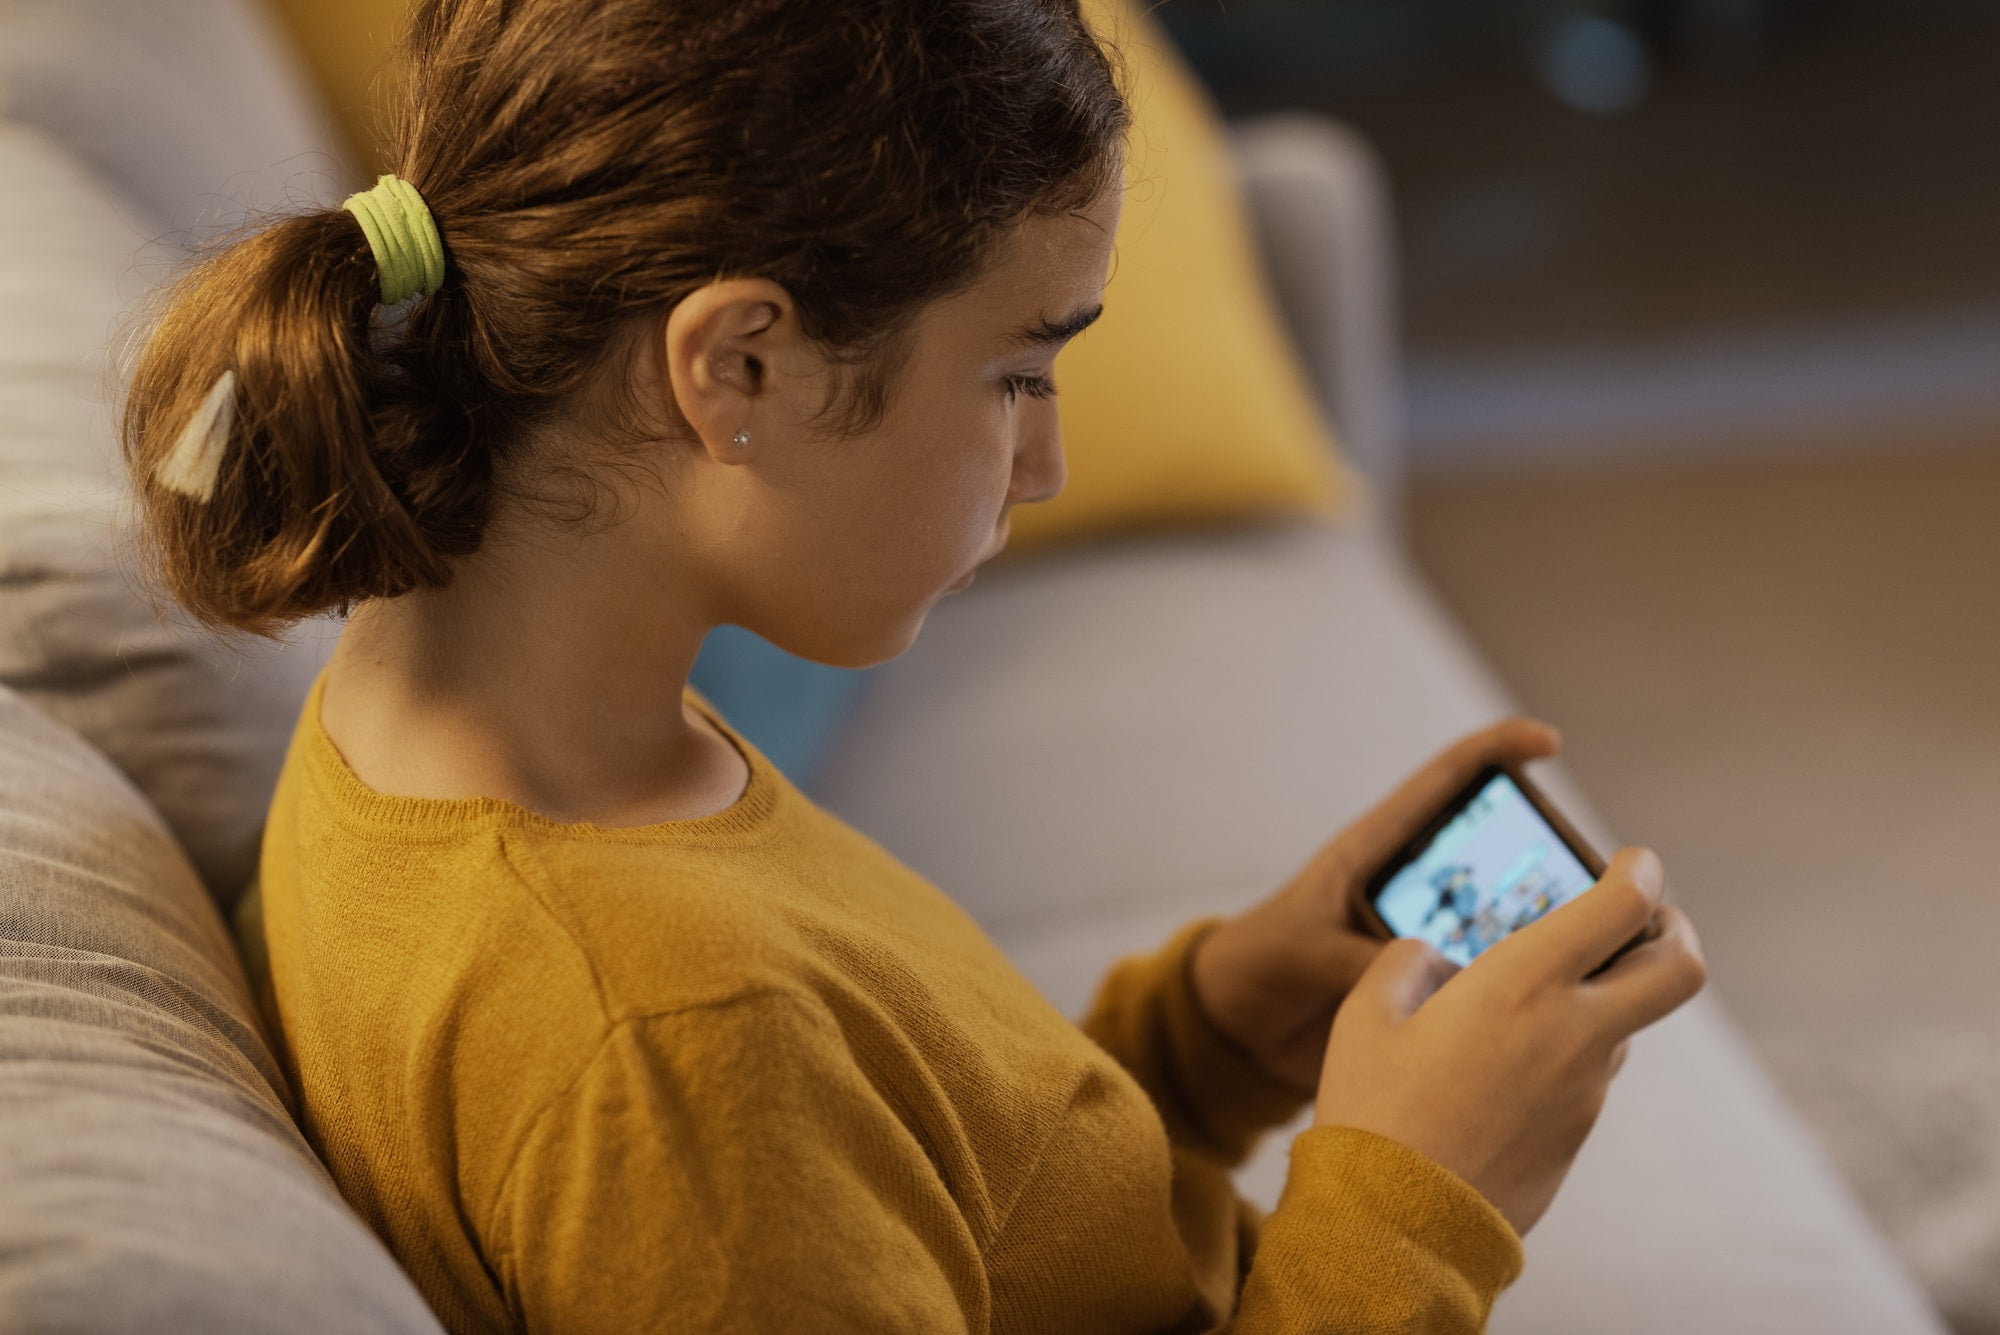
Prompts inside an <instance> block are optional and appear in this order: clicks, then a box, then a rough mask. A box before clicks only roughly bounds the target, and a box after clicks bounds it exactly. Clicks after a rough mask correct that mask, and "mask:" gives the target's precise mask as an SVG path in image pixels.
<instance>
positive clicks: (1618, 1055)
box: [1611, 1034, 1632, 1075]
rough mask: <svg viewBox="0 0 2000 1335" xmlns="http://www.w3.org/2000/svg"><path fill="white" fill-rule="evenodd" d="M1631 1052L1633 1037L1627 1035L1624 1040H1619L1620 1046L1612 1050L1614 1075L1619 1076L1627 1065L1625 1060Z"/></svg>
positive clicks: (1612, 1071)
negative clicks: (1621, 1068)
mask: <svg viewBox="0 0 2000 1335" xmlns="http://www.w3.org/2000/svg"><path fill="white" fill-rule="evenodd" d="M1631 1050H1632V1037H1631V1035H1629V1034H1628V1035H1626V1036H1625V1037H1624V1038H1621V1039H1619V1040H1618V1046H1617V1047H1615V1048H1613V1049H1611V1074H1612V1075H1617V1074H1618V1070H1619V1068H1620V1067H1622V1066H1624V1065H1625V1058H1626V1056H1627V1054H1629V1053H1630V1052H1631Z"/></svg>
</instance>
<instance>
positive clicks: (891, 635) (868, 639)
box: [779, 604, 930, 670]
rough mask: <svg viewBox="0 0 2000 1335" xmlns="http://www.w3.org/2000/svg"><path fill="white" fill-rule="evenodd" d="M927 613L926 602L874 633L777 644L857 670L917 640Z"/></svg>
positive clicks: (886, 658) (802, 655) (892, 655)
mask: <svg viewBox="0 0 2000 1335" xmlns="http://www.w3.org/2000/svg"><path fill="white" fill-rule="evenodd" d="M929 612H930V607H929V605H928V604H927V605H925V606H924V607H921V608H919V609H917V610H916V611H915V612H913V613H912V614H911V615H910V616H909V617H907V618H906V619H904V620H903V621H900V622H897V623H895V624H893V625H887V626H881V627H877V628H874V633H866V632H864V633H862V634H857V635H853V636H846V637H843V638H841V639H839V640H837V641H833V642H829V643H822V644H811V645H806V644H783V645H779V647H780V648H781V649H784V650H785V651H787V652H788V653H793V654H797V655H798V656H799V657H800V658H808V659H811V660H812V661H813V662H815V663H820V664H824V665H825V666H827V667H838V668H854V669H857V670H858V669H861V668H872V667H879V666H881V665H882V664H883V663H886V662H888V661H889V660H890V659H892V658H897V657H900V656H901V655H902V654H903V652H904V651H905V650H907V649H908V648H909V647H910V646H911V645H913V644H915V643H916V642H917V632H918V631H920V630H922V629H923V626H924V618H925V616H926V615H928V613H929Z"/></svg>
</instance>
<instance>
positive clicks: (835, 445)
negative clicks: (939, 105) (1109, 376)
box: [655, 172, 1122, 667]
mask: <svg viewBox="0 0 2000 1335" xmlns="http://www.w3.org/2000/svg"><path fill="white" fill-rule="evenodd" d="M1119 176H1120V174H1119V173H1117V172H1114V173H1113V174H1112V177H1113V181H1114V185H1113V186H1112V187H1111V188H1108V189H1106V190H1105V191H1104V193H1103V194H1101V195H1100V196H1099V198H1098V199H1097V200H1096V201H1095V203H1093V204H1092V205H1091V206H1090V207H1089V208H1088V209H1087V210H1085V211H1083V212H1081V213H1079V214H1074V215H1065V216H1061V217H1039V216H1036V217H1031V218H1029V219H1027V220H1025V221H1023V222H1022V223H1020V224H1019V225H1018V226H1017V227H1016V228H1015V229H1014V232H1013V234H1012V235H1011V236H1010V237H1009V238H1008V239H1007V240H1006V241H1005V242H1003V243H1002V250H1001V252H1000V255H999V258H998V260H997V262H996V263H995V264H993V265H992V267H990V268H989V269H988V270H987V272H986V273H985V275H984V276H983V277H982V278H981V279H980V280H979V281H978V282H977V283H976V284H974V285H973V286H971V287H969V288H967V289H965V290H964V291H961V292H959V293H956V294H954V295H952V296H949V297H945V298H941V299H939V300H937V301H935V302H933V303H931V304H930V305H929V306H927V307H925V308H924V309H923V310H922V312H921V313H920V314H919V315H918V317H917V321H916V326H915V329H914V335H913V338H912V339H911V341H910V343H909V345H908V346H909V347H910V349H911V353H910V356H909V359H908V361H907V362H906V363H904V364H903V365H902V366H901V367H900V368H898V371H897V375H896V378H895V380H894V382H893V384H892V390H891V395H892V397H891V399H890V402H889V406H888V411H887V413H886V415H885V417H884V418H883V420H882V422H881V424H880V425H879V426H878V427H877V428H876V429H874V430H873V431H871V432H869V433H867V434H866V435H861V436H854V437H848V438H838V439H836V438H830V437H828V436H826V435H824V434H822V433H821V432H820V431H818V430H817V429H815V427H814V426H813V425H812V424H811V422H810V418H811V417H812V415H813V412H814V411H815V410H816V409H818V408H819V407H820V406H821V405H822V404H823V403H824V402H825V393H826V388H827V385H828V384H829V383H830V381H829V376H828V373H829V370H830V368H829V367H828V365H827V363H826V362H825V360H824V359H823V358H822V357H820V356H819V355H818V354H817V353H816V352H815V351H814V350H813V349H812V347H811V345H810V344H809V343H808V342H807V341H806V340H804V339H803V338H802V337H800V336H799V335H798V333H797V322H796V317H795V315H794V314H793V312H792V308H791V306H790V301H789V298H788V297H786V296H784V295H783V290H782V289H781V288H778V287H776V285H774V284H769V283H764V282H763V280H730V281H726V282H722V283H718V284H712V285H710V287H709V288H706V289H703V291H701V292H698V293H696V294H694V295H693V296H692V297H690V298H689V299H688V300H686V301H683V302H682V303H681V304H680V305H679V306H677V307H676V308H675V311H674V313H673V314H672V315H671V316H670V317H669V319H668V322H667V331H666V340H665V348H664V351H665V356H666V365H667V367H668V370H669V374H670V376H671V378H672V382H673V388H674V391H675V394H676V402H677V404H678V405H679V406H680V408H681V411H682V413H683V415H684V416H685V417H686V418H687V420H688V421H689V422H690V424H691V425H693V426H694V428H695V430H696V432H697V433H698V435H699V437H700V439H699V441H697V442H693V443H691V444H690V447H689V453H688V455H687V456H686V458H685V462H687V463H688V464H689V465H691V466H690V467H689V468H687V469H686V470H685V471H684V472H683V473H682V476H681V477H680V478H679V479H678V481H677V483H676V484H675V485H674V486H672V487H671V488H670V492H669V494H670V495H673V496H675V497H677V498H678V499H677V501H676V503H674V504H673V510H674V514H673V515H672V516H671V517H670V518H669V524H670V527H668V528H667V529H666V530H664V531H660V530H656V532H660V534H661V538H662V540H663V541H664V542H665V543H666V545H667V546H668V547H670V548H675V549H678V550H677V551H675V552H673V555H674V556H675V558H676V559H677V560H679V561H680V562H681V563H682V569H681V570H680V571H679V572H678V573H679V578H677V579H675V583H677V584H683V585H684V581H685V578H686V576H687V575H689V574H690V573H696V572H698V578H699V582H700V584H701V585H702V586H703V587H704V589H705V593H706V597H707V607H706V608H705V612H706V615H707V616H708V617H710V618H712V619H713V620H714V621H715V622H719V623H732V624H738V625H743V626H746V627H748V628H749V629H751V630H753V631H755V632H757V633H758V634H760V635H762V636H763V637H764V638H766V639H768V640H770V641H772V642H773V643H775V644H777V645H778V646H779V647H781V648H784V649H787V650H790V651H791V652H793V653H795V654H798V655H800V656H802V657H805V658H809V659H813V660H816V661H818V662H823V663H829V664H834V665H837V666H842V667H866V666H870V665H872V664H875V663H879V662H882V661H885V660H886V659H889V658H893V657H895V656H896V655H897V654H900V653H901V652H903V650H904V649H906V648H908V647H909V645H910V643H911V641H913V640H914V639H915V637H916V634H917V631H918V630H919V629H920V628H921V626H922V624H923V621H924V618H925V616H926V615H928V613H929V611H930V608H931V607H932V605H933V604H934V603H936V601H937V600H938V599H939V598H940V597H942V596H943V595H945V594H946V593H949V592H951V591H952V590H953V589H955V588H958V587H963V584H964V581H965V577H966V576H968V575H970V574H971V573H972V572H973V570H974V569H975V568H976V567H977V566H978V565H979V564H980V563H981V562H983V561H984V560H986V559H988V558H990V557H992V556H994V555H997V554H998V552H999V550H1000V549H1001V548H1002V547H1003V546H1004V545H1005V544H1006V538H1007V513H1008V511H1009V510H1010V509H1012V508H1013V507H1014V506H1016V505H1020V504H1023V503H1033V502H1035V501H1045V500H1048V499H1049V498H1051V497H1053V496H1054V495H1056V493H1057V492H1059V491H1061V490H1062V485H1063V453H1062V431H1061V428H1060V426H1059V425H1058V422H1057V418H1056V400H1055V398H1054V397H1053V394H1052V389H1053V385H1052V380H1053V374H1052V373H1053V365H1054V362H1055V360H1056V355H1057V353H1058V352H1060V351H1061V349H1062V347H1063V345H1064V344H1065V343H1067V342H1068V340H1069V338H1070V337H1071V336H1073V335H1074V334H1075V333H1076V332H1078V331H1079V330H1081V329H1082V328H1083V326H1085V325H1087V324H1089V323H1090V321H1091V320H1093V319H1094V318H1096V315H1097V312H1098V311H1099V309H1100V308H1101V304H1102V300H1103V292H1104V283H1105V279H1106V276H1107V271H1108V269H1109V265H1110V259H1111V247H1112V239H1113V237H1114V235H1115V234H1116V232H1117V228H1118V215H1119V210H1120V205H1121V200H1122V192H1121V190H1120V189H1119V188H1118V186H1117V185H1116V184H1115V182H1116V181H1117V180H1118V179H1119ZM766 289H768V291H765V290H766ZM731 293H735V294H736V296H738V297H740V298H741V299H740V300H737V301H735V302H734V304H731V303H730V301H728V300H725V298H728V297H730V295H731ZM770 294H776V297H775V299H773V300H764V301H759V300H758V298H759V296H760V295H762V296H768V295H770ZM677 322H678V327H677ZM739 427H741V428H747V429H748V430H749V432H750V438H751V439H750V444H749V445H748V446H747V447H743V448H738V447H736V446H734V445H732V444H731V437H732V436H733V435H734V433H735V432H736V431H737V429H738V428H739ZM655 550H656V551H658V550H662V549H660V548H656V549H655ZM689 563H692V565H693V567H694V570H693V571H690V570H689V569H688V568H687V567H688V565H689ZM661 573H662V577H663V578H672V577H673V576H672V575H671V574H670V573H669V572H666V571H662V572H661Z"/></svg>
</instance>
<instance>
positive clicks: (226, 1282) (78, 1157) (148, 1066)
mask: <svg viewBox="0 0 2000 1335" xmlns="http://www.w3.org/2000/svg"><path fill="white" fill-rule="evenodd" d="M0 758H4V761H3V762H0V1202H4V1203H5V1204H4V1207H0V1329H5V1330H8V1331H31V1330H33V1331H56V1330H71V1331H85V1330H88V1331H93V1332H113V1331H162V1330H175V1331H205V1332H236V1331H245V1332H248V1331H277V1330H286V1331H314V1332H318V1331H326V1332H334V1331H355V1332H360V1331H407V1332H416V1331H423V1332H431V1333H433V1335H434V1333H435V1332H436V1331H438V1330H439V1329H440V1327H439V1326H438V1324H437V1322H436V1321H435V1319H434V1318H433V1317H432V1316H431V1314H430V1312H429V1309H428V1308H426V1307H425V1306H424V1304H423V1301H422V1299H421V1298H419V1297H418V1296H417V1292H416V1290H415V1288H414V1287H413V1286H412V1285H411V1284H410V1283H409V1282H408V1280H407V1279H405V1278H404V1276H403V1273H402V1272H401V1271H400V1270H399V1269H397V1267H396V1265H395V1262H394V1261H393V1260H391V1259H390V1257H389V1254H388V1252H387V1251H386V1249H384V1248H383V1247H382V1246H381V1245H380V1244H379V1243H378V1242H377V1241H376V1239H375V1237H374V1235H373V1234H371V1233H370V1232H369V1231H368V1229H367V1228H366V1226H365V1225H363V1224H362V1223H361V1221H360V1220H359V1219H358V1218H356V1217H355V1216H354V1215H353V1213H352V1212H350V1211H349V1210H348V1208H347V1206H346V1205H345V1204H344V1203H343V1202H342V1201H341V1199H340V1197H339V1195H338V1193H337V1192H336V1191H335V1189H334V1187H333V1184H332V1181H331V1179H330V1178H328V1177H327V1175H326V1173H325V1170H324V1169H322V1168H321V1167H320V1165H319V1162H318V1160H317V1159H315V1158H314V1157H313V1154H312V1152H311V1150H310V1149H309V1148H308V1147H307V1145H306V1143H305V1141H304V1139H303V1138H302V1137H301V1135H300V1134H299V1132H298V1130H297V1129H296V1128H295V1127H294V1125H293V1124H292V1121H291V1119H290V1117H289V1115H288V1113H287V1110H286V1106H285V1102H284V1099H283V1096H282V1095H281V1091H282V1090H283V1089H284V1084H283V1077H282V1075H281V1074H280V1072H279V1069H278V1067H277V1065H276V1064H275V1062H274V1061H273V1060H272V1056H271V1052H270V1049H269V1048H268V1047H267V1046H266V1044H265V1041H264V1039H263V1037H262V1035H261V1032H260V1030H259V1028H258V1025H257V1022H256V1020H255V1018H254V1015H255V1012H254V1010H253V1008H252V1005H251V1002H250V999H249V993H248V989H247V985H246V984H245V981H244V978H243V971H242V968H241V966H240V965H239V964H238V962H237V959H236V956H235V954H234V952H233V950H232V948H231V945H230V939H229V936H228V934H227V933H226V931H225V929H224V927H223V924H222V920H221V918H220V916H219V915H218V914H217V912H216V910H215V906H214V905H213V903H211V902H210V900H209V898H208V896H207V895H206V894H205V893H204V892H203V889H202V886H201V883H200V882H199V881H198V880H197V879H196V876H195V873H194V869H193V868H192V867H191V866H190V865H189V864H188V861H187V858H186V857H185V856H184V855H183V854H182V853H181V851H180V849H179V848H178V847H177V846H176V845H175V843H174V840H173V837H172V836H171V835H170V834H169V833H168V831H167V829H166V827H165V826H164V825H163V824H162V823H161V821H160V819H159V817H158V815H157V814H155V813H154V811H153V810H152V808H150V807H149V806H148V805H147V803H146V801H145V799H144V798H143V797H142V796H141V795H140V794H139V793H138V792H137V791H136V790H135V789H134V788H133V787H132V786H131V784H130V783H129V782H128V781H127V780H126V779H125V778H124V777H123V776H122V775H120V774H119V773H118V771H117V770H115V769H113V768H112V766H111V765H110V764H109V763H108V762H107V761H106V760H105V759H104V758H103V757H102V756H100V755H99V754H98V753H97V752H95V751H94V750H92V749H91V748H90V746H89V745H88V744H87V743H85V742H84V741H83V739H82V738H80V737H78V736H77V735H76V734H75V733H74V732H72V731H70V730H69V729H67V728H64V727H63V726H61V725H60V724H58V723H56V722H55V721H54V720H52V719H50V718H48V717H47V716H46V715H44V714H42V713H40V712H39V711H38V710H36V709H34V708H33V707H32V706H30V705H29V704H27V703H26V702H25V701H24V700H22V699H21V698H20V697H19V696H18V695H16V694H15V693H14V692H12V691H9V690H7V689H6V688H4V687H0Z"/></svg>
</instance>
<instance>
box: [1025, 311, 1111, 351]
mask: <svg viewBox="0 0 2000 1335" xmlns="http://www.w3.org/2000/svg"><path fill="white" fill-rule="evenodd" d="M1102 314H1104V307H1103V306H1102V305H1098V306H1092V307H1090V308H1089V309H1087V310H1080V311H1078V312H1076V313H1075V314H1074V315H1065V316H1064V317H1063V318H1062V319H1060V320H1037V321H1035V322H1034V323H1033V324H1030V325H1023V326H1022V327H1021V328H1019V329H1016V330H1015V331H1014V332H1013V333H1011V334H1009V335H1007V341H1008V342H1009V343H1012V344H1015V345H1016V346H1019V347H1024V348H1034V347H1043V346H1046V345H1048V344H1051V343H1061V342H1063V341H1064V340H1066V339H1071V338H1075V337H1076V336H1077V335H1078V334H1080V333H1082V332H1083V331H1084V330H1086V329H1088V328H1090V326H1091V325H1092V324H1093V323H1095V322H1096V320H1097V317H1098V316H1100V315H1102Z"/></svg>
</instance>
